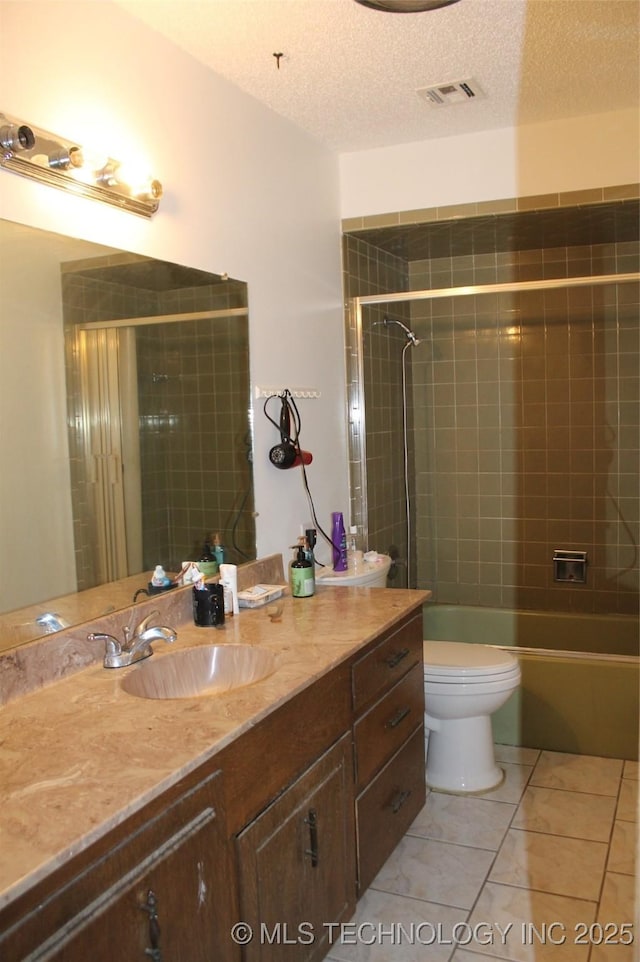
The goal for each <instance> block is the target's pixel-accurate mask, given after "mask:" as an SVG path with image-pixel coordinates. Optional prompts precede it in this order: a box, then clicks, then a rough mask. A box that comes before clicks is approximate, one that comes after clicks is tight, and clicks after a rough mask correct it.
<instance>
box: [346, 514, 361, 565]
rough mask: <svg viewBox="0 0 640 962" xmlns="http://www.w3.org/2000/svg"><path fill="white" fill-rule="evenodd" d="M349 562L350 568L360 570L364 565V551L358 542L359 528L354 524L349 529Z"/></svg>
mask: <svg viewBox="0 0 640 962" xmlns="http://www.w3.org/2000/svg"><path fill="white" fill-rule="evenodd" d="M347 562H348V565H349V567H350V568H359V567H360V565H361V564H362V550H361V549H360V545H359V542H358V528H357V527H356V525H355V524H352V525H351V527H350V528H349V541H348V544H347Z"/></svg>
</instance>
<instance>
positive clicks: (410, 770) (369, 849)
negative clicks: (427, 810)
mask: <svg viewBox="0 0 640 962" xmlns="http://www.w3.org/2000/svg"><path fill="white" fill-rule="evenodd" d="M425 796H426V788H425V763H424V728H423V726H422V725H420V727H419V728H417V729H416V731H415V732H414V733H413V735H411V737H410V738H409V740H408V741H407V742H406V743H405V744H404V745H403V746H402V748H401V749H400V750H399V751H398V752H397V753H396V754H395V755H394V756H393V758H392V759H391V761H390V762H388V764H387V765H385V767H384V768H383V769H382V771H381V772H380V774H379V775H378V776H377V778H374V780H373V782H371V784H370V785H369V786H368V788H367V789H366V790H365V791H364V792H363V793H362V794H361V795H360V797H359V798H358V799H357V801H356V823H357V839H358V853H357V858H358V892H359V893H360V894H362V893H363V892H364V891H365V889H366V888H368V886H369V885H370V884H371V882H372V880H373V878H374V876H375V875H376V874H377V872H378V871H379V870H380V868H381V867H382V865H383V864H384V863H385V862H386V860H387V858H388V857H389V855H390V854H391V852H392V851H393V850H394V848H395V847H396V845H397V844H398V842H399V841H400V839H401V838H402V836H403V835H404V834H405V832H406V831H407V829H408V828H409V825H410V824H411V822H412V821H413V820H414V818H415V817H416V815H417V814H418V812H419V811H420V809H421V808H422V806H423V805H424V802H425Z"/></svg>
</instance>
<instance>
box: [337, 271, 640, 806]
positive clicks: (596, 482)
mask: <svg viewBox="0 0 640 962" xmlns="http://www.w3.org/2000/svg"><path fill="white" fill-rule="evenodd" d="M639 278H640V275H639V274H638V273H637V272H636V273H633V274H631V273H627V274H622V273H619V272H617V273H616V274H611V275H597V276H591V275H590V276H586V277H585V276H580V277H578V276H576V277H562V278H553V279H549V280H544V279H543V280H536V281H514V282H508V283H496V284H488V285H477V286H473V287H471V286H464V287H463V286H460V287H447V288H438V287H437V286H436V287H435V288H429V289H423V290H415V291H411V292H407V291H403V292H402V293H397V294H375V295H367V296H360V297H355V298H351V300H350V302H349V318H348V330H349V338H350V345H349V348H350V365H351V368H350V378H349V382H350V396H349V410H350V423H349V427H350V447H351V452H350V453H351V465H352V469H351V471H352V474H351V485H352V521H355V522H356V523H357V524H358V525H359V527H361V528H362V530H363V532H364V533H365V535H368V541H369V546H370V547H373V548H376V549H377V550H379V551H387V552H388V553H389V554H390V555H391V557H392V558H393V564H392V566H391V571H390V580H389V584H391V585H394V584H396V585H398V586H401V585H407V586H409V587H420V588H427V589H430V590H431V592H432V596H433V597H432V600H431V601H430V602H429V603H427V605H425V612H424V624H425V636H424V637H425V643H424V657H425V700H426V727H427V729H428V751H427V781H428V782H429V784H431V785H432V787H434V788H436V789H437V788H441V789H445V790H448V791H459V792H474V791H485V790H487V789H489V788H491V787H493V786H494V785H496V784H497V783H498V782H499V781H500V779H501V777H502V773H501V772H500V771H499V769H497V767H496V765H495V762H494V760H493V742H494V741H496V742H501V743H506V744H512V745H523V746H529V747H536V748H543V749H544V748H547V749H551V750H556V751H566V752H575V753H581V754H596V755H602V756H610V757H622V758H629V759H632V758H637V757H638V678H639V672H638V667H639V659H638V654H639V651H638V643H639V632H638V590H637V579H638V549H637V526H638V525H637V521H638V519H637V518H636V517H635V516H634V511H635V510H636V509H637V500H636V501H635V503H634V504H633V505H631V503H630V502H629V500H627V496H628V494H629V488H630V486H631V484H632V482H633V478H635V479H636V498H637V464H636V463H635V461H634V457H635V459H636V460H637V457H638V454H637V450H636V451H635V452H634V451H631V452H630V457H629V464H628V466H627V464H626V463H625V455H626V451H625V444H626V447H627V448H629V447H633V446H634V445H635V447H636V448H637V446H638V445H637V440H636V441H635V442H633V443H631V444H630V443H629V441H628V438H629V436H630V433H629V428H628V425H627V423H621V422H620V415H619V414H618V421H617V422H616V420H615V418H616V406H617V409H618V411H620V410H621V409H622V410H623V415H622V417H623V421H624V417H625V407H626V411H627V414H628V413H629V405H628V404H627V401H626V399H627V398H630V399H633V398H635V399H636V400H635V404H636V407H637V380H638V373H637V372H638V366H637V358H638V343H637V301H638V281H639ZM441 299H442V300H443V301H445V302H446V306H445V308H444V309H443V310H440V309H439V308H438V303H439V301H440V300H441ZM464 299H467V301H469V300H471V301H473V306H472V308H471V309H467V308H462V307H460V308H459V309H456V304H457V303H458V301H460V302H461V301H462V300H464ZM519 299H520V300H519ZM521 301H522V303H521ZM525 301H526V303H525ZM559 302H561V305H560V308H559V307H558V304H559ZM612 302H613V304H612ZM547 304H549V305H551V307H547V306H546V305H547ZM572 304H573V305H577V307H576V316H575V318H574V317H573V316H572V315H571V307H572ZM425 305H426V307H425ZM451 305H453V308H452V306H451ZM532 306H533V310H532ZM496 307H497V317H496V313H495V308H496ZM559 310H560V311H564V312H565V316H564V317H563V318H561V319H560V320H559V322H558V325H557V326H554V323H555V322H556V320H557V319H558V318H557V316H556V312H557V311H559ZM567 310H569V316H566V311H567ZM599 311H600V312H601V313H602V318H603V320H602V323H601V320H600V314H599ZM612 311H613V312H614V313H613V314H612ZM625 311H626V313H625ZM398 315H399V316H398ZM612 317H613V319H612ZM400 318H403V319H402V320H401V319H400ZM492 318H493V319H492ZM633 318H635V320H632V319H633ZM629 331H632V332H633V333H632V334H631V335H629V338H628V340H627V339H626V338H627V332H629ZM383 338H384V339H386V343H382V342H381V339H383ZM628 343H631V344H632V345H633V347H634V357H635V362H636V363H635V367H634V362H633V360H632V361H628V360H626V359H624V358H623V357H622V352H623V351H624V352H625V353H626V351H625V346H626V345H627V344H628ZM536 344H537V345H543V347H542V350H538V351H537V350H536V348H535V345H536ZM531 349H532V353H531V354H530V356H529V354H528V353H527V350H530V351H531ZM572 352H573V353H572ZM600 352H601V353H600ZM567 355H568V356H567ZM625 365H627V367H626V370H623V368H624V366H625ZM612 368H615V373H614V374H613V375H611V370H612ZM387 369H388V370H387ZM394 372H395V373H394ZM514 372H515V373H514ZM554 373H555V376H556V380H554V381H553V382H550V381H549V380H548V379H549V378H550V377H551V376H552V375H553V374H554ZM607 379H609V380H613V381H615V387H614V394H613V397H610V396H608V395H607V396H605V395H604V394H603V392H604V391H605V390H606V386H605V382H606V383H608V380H607ZM616 392H617V393H616ZM567 409H568V410H569V412H570V414H569V416H568V418H567V420H568V422H569V423H567V424H566V425H565V424H564V420H563V419H564V417H565V414H564V412H565V410H567ZM365 415H366V417H365ZM635 417H636V425H635V434H636V436H637V430H638V428H637V415H636V416H635ZM540 418H542V424H541V423H540ZM632 426H634V425H632ZM587 431H589V432H590V435H587V433H586V432H587ZM625 437H626V439H627V440H626V441H625ZM496 438H499V441H497V442H496ZM505 438H506V440H505ZM585 438H586V439H587V440H586V442H585ZM494 442H495V443H494ZM563 454H564V456H565V457H566V463H564V464H563V463H562V455H563ZM556 457H557V458H558V463H557V464H555V463H554V458H556ZM634 464H635V467H634ZM611 477H612V478H613V483H611V480H610V478H611ZM536 485H537V490H536ZM554 485H555V487H554ZM399 492H402V496H400V493H399ZM629 508H630V510H629ZM627 513H629V514H630V517H631V521H629V520H628V518H627V517H626V514H627ZM611 530H613V531H614V534H613V535H612V534H611ZM589 538H591V540H590V541H589ZM554 539H557V541H558V544H559V545H561V546H562V549H561V550H560V549H559V548H558V545H557V544H555V543H554ZM585 542H588V546H587V550H584V548H585ZM565 546H566V550H565ZM603 556H606V560H604V561H603V560H602V559H603ZM554 558H555V561H554V563H553V566H552V560H553V559H554ZM558 559H561V561H560V563H559V561H558ZM567 559H569V560H568V561H567ZM576 559H577V561H578V562H579V563H578V564H577V565H576V564H575V563H574V562H575V561H576ZM565 562H566V563H565ZM554 609H555V610H554Z"/></svg>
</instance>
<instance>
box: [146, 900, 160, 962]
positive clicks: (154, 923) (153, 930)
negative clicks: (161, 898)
mask: <svg viewBox="0 0 640 962" xmlns="http://www.w3.org/2000/svg"><path fill="white" fill-rule="evenodd" d="M141 908H142V910H143V911H144V912H148V914H149V941H150V942H151V947H150V948H148V949H145V950H144V954H145V955H148V956H150V957H151V959H152V960H153V962H162V950H161V949H160V920H159V919H158V898H157V896H156V893H155V892H154V891H153V889H149V891H148V892H147V901H146V902H144V903H143V904H142V905H141Z"/></svg>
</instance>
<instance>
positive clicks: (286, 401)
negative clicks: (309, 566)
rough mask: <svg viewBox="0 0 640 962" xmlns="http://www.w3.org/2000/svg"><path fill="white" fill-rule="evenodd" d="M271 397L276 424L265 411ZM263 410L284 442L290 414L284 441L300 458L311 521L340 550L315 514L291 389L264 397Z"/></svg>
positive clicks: (298, 421)
mask: <svg viewBox="0 0 640 962" xmlns="http://www.w3.org/2000/svg"><path fill="white" fill-rule="evenodd" d="M273 397H278V398H280V404H281V405H282V407H281V412H280V423H279V424H278V423H277V422H276V421H274V419H273V418H272V417H271V415H270V414H269V412H268V411H267V405H268V403H269V401H270V400H271V398H273ZM263 410H264V413H265V416H266V417H267V419H268V420H269V421H271V423H272V424H273V426H274V427H275V428H277V429H278V431H279V432H280V437H281V438H282V439H283V442H284V440H285V439H284V436H283V435H284V433H285V432H284V431H283V424H284V420H285V418H284V413H285V411H287V412H288V413H289V415H290V418H289V420H290V421H292V422H293V432H292V433H293V436H292V437H289V435H288V434H287V437H286V441H287V442H288V443H290V444H292V445H293V447H294V448H295V451H296V455H297V457H298V458H299V459H300V467H301V468H302V483H303V486H304V490H305V492H306V495H307V499H308V501H309V507H310V508H311V517H312V519H313V523H314V524H315V526H316V529H317V530H318V531H319V532H320V534H321V535H322V537H323V538H324V539H325V541H326V542H327V543H328V544H330V545H331V547H332V548H333V550H334V551H340V547H339V546H338V545H336V544H334V542H333V540H332V539H331V538H330V537H329V535H328V534H327V533H326V531H325V530H324V529H323V527H322V525H321V524H320V522H319V521H318V518H317V516H316V508H315V505H314V503H313V496H312V494H311V489H310V487H309V479H308V478H307V471H306V467H305V463H304V458H303V456H302V448H301V446H300V429H301V427H302V418H301V417H300V412H299V411H298V406H297V405H296V402H295V400H294V397H293V394H292V393H291V391H290V390H289V388H285V389H284V391H283V392H282V394H277V395H275V394H271V395H269V397H268V398H266V399H265V402H264V406H263ZM290 427H291V425H289V428H290ZM314 560H316V559H315V558H314ZM316 564H318V565H320V566H321V567H323V568H324V567H325V565H323V564H322V563H321V562H320V561H316Z"/></svg>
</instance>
